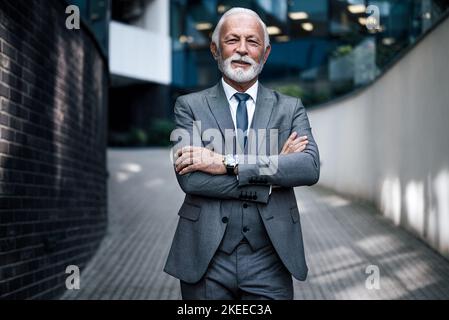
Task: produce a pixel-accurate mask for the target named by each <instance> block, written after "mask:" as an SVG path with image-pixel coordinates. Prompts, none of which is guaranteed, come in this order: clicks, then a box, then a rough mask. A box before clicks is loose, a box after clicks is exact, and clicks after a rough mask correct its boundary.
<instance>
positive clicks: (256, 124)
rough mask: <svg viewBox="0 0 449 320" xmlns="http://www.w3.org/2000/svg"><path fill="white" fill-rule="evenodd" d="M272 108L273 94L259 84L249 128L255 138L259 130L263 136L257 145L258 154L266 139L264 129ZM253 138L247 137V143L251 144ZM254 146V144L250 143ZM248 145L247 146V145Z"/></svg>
mask: <svg viewBox="0 0 449 320" xmlns="http://www.w3.org/2000/svg"><path fill="white" fill-rule="evenodd" d="M273 107H274V96H273V93H272V92H271V91H270V90H268V89H267V88H265V87H264V86H263V85H261V84H260V83H259V88H258V91H257V101H256V109H255V111H254V117H253V121H252V123H251V128H252V129H254V131H255V132H254V133H255V137H257V136H258V133H259V130H261V129H262V130H263V131H261V132H262V133H263V134H262V135H261V141H258V143H257V146H258V147H257V152H258V153H259V152H260V148H261V147H262V145H263V142H264V141H265V139H266V134H269V132H266V129H267V127H268V123H269V121H270V117H271V113H272V112H273ZM255 137H254V136H250V137H248V143H251V142H250V140H252V139H254V138H255ZM252 143H253V144H254V142H252ZM247 145H248V144H247Z"/></svg>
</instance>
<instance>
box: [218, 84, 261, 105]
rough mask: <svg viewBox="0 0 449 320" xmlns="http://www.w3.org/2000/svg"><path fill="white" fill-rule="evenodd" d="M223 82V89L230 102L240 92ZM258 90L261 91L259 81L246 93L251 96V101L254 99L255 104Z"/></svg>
mask: <svg viewBox="0 0 449 320" xmlns="http://www.w3.org/2000/svg"><path fill="white" fill-rule="evenodd" d="M221 82H222V84H223V89H224V92H225V95H226V98H227V99H228V101H230V100H231V99H232V97H233V96H234V94H235V93H237V92H238V91H237V90H235V89H234V88H233V87H231V86H230V85H229V84H227V83H226V81H224V79H223V78H221ZM258 89H259V80H257V81H256V82H255V83H254V84H253V85H252V86H251V87H250V88H249V89H248V90H246V91H245V93H247V94H249V96H250V97H251V99H253V101H254V103H256V99H257V90H258Z"/></svg>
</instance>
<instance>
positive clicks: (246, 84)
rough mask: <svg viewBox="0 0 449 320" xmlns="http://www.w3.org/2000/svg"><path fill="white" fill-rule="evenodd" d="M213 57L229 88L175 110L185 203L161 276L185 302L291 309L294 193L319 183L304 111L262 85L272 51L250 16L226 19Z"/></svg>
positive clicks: (301, 263)
mask: <svg viewBox="0 0 449 320" xmlns="http://www.w3.org/2000/svg"><path fill="white" fill-rule="evenodd" d="M210 48H211V52H212V54H213V56H214V58H215V59H216V60H217V62H218V67H219V69H220V71H221V72H222V74H223V78H222V79H221V80H220V81H219V83H218V84H217V85H215V86H214V87H212V88H210V89H207V90H204V91H201V92H197V93H193V94H189V95H185V96H181V97H179V98H178V99H177V101H176V104H175V110H174V112H175V121H176V126H177V130H178V133H179V132H182V133H181V134H174V135H172V138H173V140H176V141H178V140H181V142H179V143H178V144H177V146H175V148H174V150H175V157H174V159H176V162H175V170H176V176H177V179H178V182H179V185H180V186H181V188H182V190H183V191H184V192H185V193H186V197H185V200H184V203H183V204H182V207H181V208H180V210H179V216H180V218H179V222H178V227H177V229H176V233H175V236H174V239H173V243H172V247H171V249H170V252H169V255H168V259H167V262H166V265H165V268H164V270H165V271H166V272H167V273H169V274H171V275H173V276H174V277H176V278H178V279H180V280H181V293H182V297H183V299H189V300H190V299H292V298H293V282H292V275H293V276H294V277H295V278H296V279H298V280H305V279H306V277H307V271H308V268H307V265H306V260H305V255H304V248H303V240H302V233H301V224H300V215H299V211H298V207H297V202H296V198H295V194H294V191H293V187H296V186H305V185H307V186H310V185H313V184H315V183H316V182H317V181H318V179H319V173H320V162H319V153H318V147H317V145H316V143H315V141H314V139H313V136H312V131H311V127H310V125H309V121H308V118H307V114H306V111H305V109H304V107H303V105H302V103H301V101H300V100H299V99H297V98H292V97H288V96H285V95H282V94H280V93H278V92H276V91H273V90H270V89H268V88H265V87H264V86H262V85H261V84H260V83H259V82H258V75H259V74H260V72H261V71H262V68H263V66H264V64H265V62H266V60H267V59H268V56H269V54H270V51H271V46H270V40H269V36H268V32H267V29H266V26H265V24H264V23H263V21H262V20H261V19H260V17H259V16H258V15H257V14H256V13H255V12H254V11H251V10H248V9H243V8H233V9H231V10H229V11H227V12H226V13H225V14H224V15H223V17H222V18H221V19H220V21H219V22H218V24H217V26H216V28H215V30H214V33H213V35H212V43H211V46H210ZM274 129H275V131H273V130H274ZM214 130H215V131H216V132H218V134H215V135H214V137H213V138H211V137H210V132H214ZM252 130H253V131H254V132H255V134H253V135H251V134H250V131H252ZM229 131H232V132H234V133H235V134H234V135H232V137H231V138H232V139H231V142H232V145H233V148H229V147H228V145H229V140H230V139H228V138H229V134H228V133H229ZM272 132H275V133H277V135H273V134H272ZM195 134H196V135H197V136H199V137H201V138H202V139H201V144H200V145H195V143H194V140H195V139H194V138H192V136H195ZM180 137H181V139H179V138H180ZM268 140H269V142H270V146H269V147H268V148H267V147H266V142H267V141H268ZM254 141H257V146H256V147H255V148H251V146H252V145H254V144H253V142H254ZM262 142H265V145H263V146H261V143H262ZM273 143H274V147H273ZM239 155H240V156H239ZM251 159H253V161H252V160H251ZM267 168H268V169H267ZM264 169H267V170H264Z"/></svg>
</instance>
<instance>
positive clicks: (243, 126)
mask: <svg viewBox="0 0 449 320" xmlns="http://www.w3.org/2000/svg"><path fill="white" fill-rule="evenodd" d="M234 97H235V98H236V99H237V101H238V102H239V104H238V106H237V116H236V118H237V129H240V130H242V131H243V137H241V136H239V135H238V134H237V140H238V141H239V143H240V146H241V148H242V151H243V150H245V144H246V131H247V130H248V112H247V111H246V101H248V99H249V98H250V95H249V94H247V93H235V94H234Z"/></svg>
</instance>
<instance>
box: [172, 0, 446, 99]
mask: <svg viewBox="0 0 449 320" xmlns="http://www.w3.org/2000/svg"><path fill="white" fill-rule="evenodd" d="M235 6H239V7H246V8H250V9H252V10H254V11H256V12H257V13H258V14H259V15H260V16H261V18H262V19H263V20H264V21H265V22H266V24H267V27H268V31H269V33H270V38H271V43H272V52H271V55H270V57H269V59H268V62H267V64H266V65H265V68H264V71H263V72H262V75H261V81H262V82H263V83H264V84H266V85H267V86H269V87H272V88H275V89H277V90H279V91H281V92H283V93H286V94H289V95H293V96H298V97H300V98H302V100H303V102H304V104H305V105H306V106H309V107H310V106H313V105H317V104H321V103H325V102H326V101H329V100H331V99H333V98H336V97H339V96H341V95H344V94H347V93H348V92H351V91H353V90H355V89H357V88H360V87H363V86H365V85H367V84H368V83H370V82H372V81H373V80H375V79H376V77H378V76H379V75H380V74H382V72H383V71H384V70H386V69H387V68H388V66H389V65H391V64H392V63H393V62H394V61H395V60H397V59H399V57H400V56H401V54H402V53H403V52H404V51H405V50H407V48H408V47H410V46H411V45H412V44H413V43H415V42H416V41H417V40H418V39H419V38H420V37H421V36H422V35H423V34H425V33H426V32H427V31H428V30H429V29H430V28H432V27H433V26H434V25H435V24H436V23H437V22H438V21H439V20H440V19H442V18H443V17H444V16H446V14H447V12H448V8H449V1H445V0H401V1H399V0H376V1H370V0H313V1H312V0H245V1H234V0H225V1H221V0H171V8H170V10H171V21H170V27H171V28H170V33H171V38H172V42H173V55H172V87H173V88H174V89H175V90H176V91H177V93H179V94H181V93H186V92H190V91H195V90H199V89H202V88H206V87H209V86H212V85H214V84H215V83H216V82H217V80H218V79H219V78H220V74H219V71H218V69H217V66H216V62H215V60H213V58H212V56H211V54H210V51H209V43H210V36H211V34H212V31H213V29H214V27H215V25H216V23H217V22H218V20H219V18H220V17H221V15H222V14H223V13H224V12H225V11H226V10H228V9H229V8H231V7H235Z"/></svg>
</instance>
